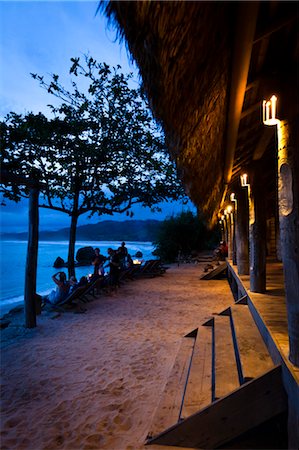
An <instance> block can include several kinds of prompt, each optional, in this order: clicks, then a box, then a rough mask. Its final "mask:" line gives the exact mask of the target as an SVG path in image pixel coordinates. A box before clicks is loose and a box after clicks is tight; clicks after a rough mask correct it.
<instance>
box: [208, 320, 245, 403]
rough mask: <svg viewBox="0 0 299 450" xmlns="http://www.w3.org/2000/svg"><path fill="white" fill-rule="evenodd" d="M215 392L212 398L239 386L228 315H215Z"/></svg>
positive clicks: (217, 397) (216, 397)
mask: <svg viewBox="0 0 299 450" xmlns="http://www.w3.org/2000/svg"><path fill="white" fill-rule="evenodd" d="M214 334H215V344H214V346H215V348H214V352H215V394H214V400H217V399H219V398H221V397H224V396H225V395H228V394H230V393H231V392H232V391H233V390H235V389H237V388H238V387H239V386H240V382H239V375H238V369H237V363H236V357H235V349H234V343H233V337H232V330H231V325H230V317H229V316H215V325H214Z"/></svg>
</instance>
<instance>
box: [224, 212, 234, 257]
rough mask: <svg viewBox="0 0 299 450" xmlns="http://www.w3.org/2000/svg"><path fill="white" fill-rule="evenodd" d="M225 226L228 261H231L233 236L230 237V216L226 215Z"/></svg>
mask: <svg viewBox="0 0 299 450" xmlns="http://www.w3.org/2000/svg"><path fill="white" fill-rule="evenodd" d="M225 217H226V226H227V248H228V259H230V260H232V259H233V235H232V219H231V214H230V213H227V215H226V216H225Z"/></svg>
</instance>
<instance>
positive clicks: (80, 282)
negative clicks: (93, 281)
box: [77, 275, 88, 287]
mask: <svg viewBox="0 0 299 450" xmlns="http://www.w3.org/2000/svg"><path fill="white" fill-rule="evenodd" d="M87 284H88V279H87V278H86V277H85V276H84V275H83V276H82V277H81V278H80V280H79V283H78V284H77V287H82V286H86V285H87Z"/></svg>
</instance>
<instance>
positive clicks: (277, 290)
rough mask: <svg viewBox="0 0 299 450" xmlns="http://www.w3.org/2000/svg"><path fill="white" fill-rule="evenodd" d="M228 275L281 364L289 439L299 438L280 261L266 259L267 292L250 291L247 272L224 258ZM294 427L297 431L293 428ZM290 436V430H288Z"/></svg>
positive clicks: (298, 371) (297, 381) (298, 396)
mask: <svg viewBox="0 0 299 450" xmlns="http://www.w3.org/2000/svg"><path fill="white" fill-rule="evenodd" d="M227 264H228V277H229V279H230V278H231V280H233V281H234V282H235V283H236V285H235V288H236V286H237V290H238V298H240V297H242V296H243V295H246V296H247V299H248V306H249V308H250V310H251V313H252V315H253V317H254V320H255V322H256V324H257V326H258V328H259V331H260V333H261V335H262V336H263V339H264V341H265V343H266V345H267V347H268V350H269V352H270V354H271V356H272V359H273V361H274V362H275V363H276V364H281V366H282V376H283V384H284V387H285V390H286V392H287V395H288V402H289V433H290V432H291V433H292V434H294V436H292V438H291V441H293V442H297V443H298V441H299V429H298V428H299V368H298V367H295V366H294V365H293V364H292V363H291V362H290V361H289V358H288V356H289V341H288V325H287V309H286V300H285V289H284V276H283V267H282V263H279V262H276V261H272V260H268V261H267V271H266V272H267V284H266V293H265V294H257V293H254V292H251V291H250V280H249V276H244V275H241V276H240V275H239V274H238V269H237V266H236V265H233V264H232V261H229V260H227ZM294 430H297V431H294ZM289 438H290V434H289Z"/></svg>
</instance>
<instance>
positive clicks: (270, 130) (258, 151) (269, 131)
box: [252, 127, 275, 161]
mask: <svg viewBox="0 0 299 450" xmlns="http://www.w3.org/2000/svg"><path fill="white" fill-rule="evenodd" d="M274 131H275V130H274V127H265V129H264V132H263V134H262V136H261V137H260V140H259V141H258V143H257V146H256V148H255V150H254V153H253V158H252V159H253V160H254V161H256V160H258V159H261V158H262V156H263V154H264V153H265V150H266V149H267V147H268V145H269V143H270V141H271V139H272V138H273V136H274Z"/></svg>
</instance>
